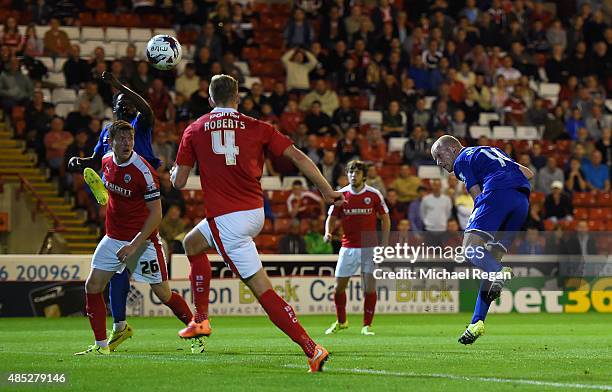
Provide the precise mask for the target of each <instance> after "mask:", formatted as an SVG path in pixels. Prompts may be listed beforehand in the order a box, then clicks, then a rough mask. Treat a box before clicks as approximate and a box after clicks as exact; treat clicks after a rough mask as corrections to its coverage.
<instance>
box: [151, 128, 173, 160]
mask: <svg viewBox="0 0 612 392" xmlns="http://www.w3.org/2000/svg"><path fill="white" fill-rule="evenodd" d="M152 147H153V152H154V153H155V156H156V157H157V158H159V159H160V160H161V161H162V165H161V166H172V162H174V157H175V156H176V151H177V149H178V146H177V145H176V143H173V142H172V141H171V140H170V139H169V138H168V134H167V133H166V131H165V130H160V131H157V132H156V133H155V137H154V141H153V145H152Z"/></svg>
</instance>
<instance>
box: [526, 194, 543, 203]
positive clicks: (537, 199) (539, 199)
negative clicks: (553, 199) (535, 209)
mask: <svg viewBox="0 0 612 392" xmlns="http://www.w3.org/2000/svg"><path fill="white" fill-rule="evenodd" d="M544 199H546V194H545V193H544V192H531V195H529V202H530V203H540V204H541V203H544Z"/></svg>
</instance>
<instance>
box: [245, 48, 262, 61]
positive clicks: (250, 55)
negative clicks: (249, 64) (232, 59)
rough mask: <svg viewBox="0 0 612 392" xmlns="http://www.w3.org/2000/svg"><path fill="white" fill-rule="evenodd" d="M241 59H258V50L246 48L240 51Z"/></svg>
mask: <svg viewBox="0 0 612 392" xmlns="http://www.w3.org/2000/svg"><path fill="white" fill-rule="evenodd" d="M242 58H243V59H245V60H247V61H248V60H256V59H258V58H259V49H257V48H251V47H246V48H244V49H242Z"/></svg>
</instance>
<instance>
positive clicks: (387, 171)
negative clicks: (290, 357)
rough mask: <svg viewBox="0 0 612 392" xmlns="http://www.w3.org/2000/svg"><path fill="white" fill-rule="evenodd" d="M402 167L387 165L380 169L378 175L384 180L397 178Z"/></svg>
mask: <svg viewBox="0 0 612 392" xmlns="http://www.w3.org/2000/svg"><path fill="white" fill-rule="evenodd" d="M399 172H400V166H399V165H388V166H387V165H385V166H382V167H380V168H378V174H379V175H380V176H381V177H382V178H396V177H397V176H399Z"/></svg>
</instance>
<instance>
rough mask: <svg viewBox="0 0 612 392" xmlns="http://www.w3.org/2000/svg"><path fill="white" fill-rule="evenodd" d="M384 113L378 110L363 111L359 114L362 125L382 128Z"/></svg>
mask: <svg viewBox="0 0 612 392" xmlns="http://www.w3.org/2000/svg"><path fill="white" fill-rule="evenodd" d="M382 120H383V118H382V112H381V111H378V110H362V111H361V113H359V123H360V124H370V125H374V126H380V125H381V124H382Z"/></svg>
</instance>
